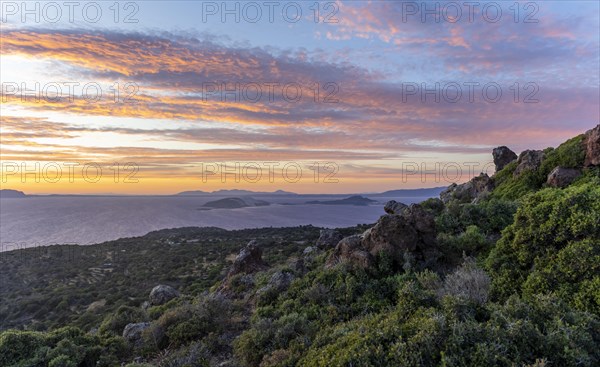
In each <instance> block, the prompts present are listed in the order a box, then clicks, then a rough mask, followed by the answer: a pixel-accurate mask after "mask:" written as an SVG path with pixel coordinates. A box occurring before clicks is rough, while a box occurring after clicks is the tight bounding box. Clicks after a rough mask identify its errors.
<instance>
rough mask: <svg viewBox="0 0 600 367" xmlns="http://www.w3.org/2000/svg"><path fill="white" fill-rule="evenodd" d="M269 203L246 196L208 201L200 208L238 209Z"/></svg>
mask: <svg viewBox="0 0 600 367" xmlns="http://www.w3.org/2000/svg"><path fill="white" fill-rule="evenodd" d="M268 205H271V204H270V203H268V202H266V201H264V200H256V199H254V198H251V197H246V198H243V199H242V198H237V197H235V198H225V199H219V200H214V201H209V202H208V203H206V204H204V205H203V206H202V208H203V209H204V210H208V209H239V208H247V207H251V206H268Z"/></svg>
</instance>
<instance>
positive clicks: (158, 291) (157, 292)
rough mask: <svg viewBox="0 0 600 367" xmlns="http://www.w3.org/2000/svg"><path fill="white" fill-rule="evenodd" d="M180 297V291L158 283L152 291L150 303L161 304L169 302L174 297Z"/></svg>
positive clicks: (153, 304)
mask: <svg viewBox="0 0 600 367" xmlns="http://www.w3.org/2000/svg"><path fill="white" fill-rule="evenodd" d="M177 297H179V292H178V291H177V290H176V289H175V288H173V287H170V286H168V285H163V284H160V285H157V286H156V287H154V288H152V291H151V292H150V304H151V305H152V306H160V305H164V304H165V303H167V302H169V301H170V300H172V299H173V298H177Z"/></svg>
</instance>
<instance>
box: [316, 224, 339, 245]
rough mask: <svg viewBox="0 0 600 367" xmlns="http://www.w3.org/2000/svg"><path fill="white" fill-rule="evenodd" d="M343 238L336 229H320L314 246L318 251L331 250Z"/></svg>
mask: <svg viewBox="0 0 600 367" xmlns="http://www.w3.org/2000/svg"><path fill="white" fill-rule="evenodd" d="M342 238H344V236H343V235H342V234H341V233H340V232H339V231H338V230H336V229H322V230H321V232H320V235H319V239H318V240H317V243H316V246H317V247H318V248H320V249H328V248H333V247H335V245H337V244H338V242H340V240H341V239H342Z"/></svg>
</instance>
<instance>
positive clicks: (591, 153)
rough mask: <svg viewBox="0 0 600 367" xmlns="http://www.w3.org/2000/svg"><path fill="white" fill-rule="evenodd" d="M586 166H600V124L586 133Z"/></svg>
mask: <svg viewBox="0 0 600 367" xmlns="http://www.w3.org/2000/svg"><path fill="white" fill-rule="evenodd" d="M584 142H585V148H586V149H585V162H584V166H586V167H590V166H600V125H597V126H596V127H595V128H593V129H591V130H589V131H587V132H586V133H585V141H584Z"/></svg>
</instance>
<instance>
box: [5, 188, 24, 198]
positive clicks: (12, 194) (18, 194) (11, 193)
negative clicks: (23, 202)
mask: <svg viewBox="0 0 600 367" xmlns="http://www.w3.org/2000/svg"><path fill="white" fill-rule="evenodd" d="M24 197H27V195H25V193H24V192H23V191H18V190H10V189H2V190H0V198H7V199H9V198H10V199H12V198H24Z"/></svg>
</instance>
